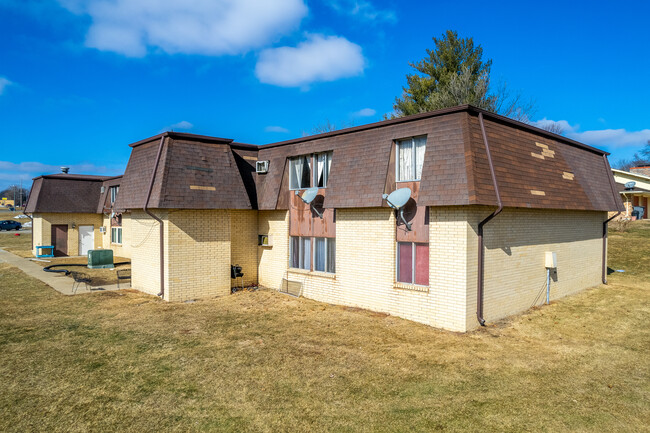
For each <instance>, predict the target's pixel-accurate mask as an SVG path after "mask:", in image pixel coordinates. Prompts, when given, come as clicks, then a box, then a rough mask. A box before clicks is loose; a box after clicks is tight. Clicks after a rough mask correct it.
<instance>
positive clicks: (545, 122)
mask: <svg viewBox="0 0 650 433" xmlns="http://www.w3.org/2000/svg"><path fill="white" fill-rule="evenodd" d="M531 125H533V126H536V127H538V128H542V129H545V128H548V127H559V128H560V129H561V130H562V131H563V133H565V134H566V133H567V132H571V131H575V130H577V129H578V128H580V125H570V124H569V122H567V121H566V120H551V119H547V118H546V117H545V118H543V119H541V120H536V121H535V122H531Z"/></svg>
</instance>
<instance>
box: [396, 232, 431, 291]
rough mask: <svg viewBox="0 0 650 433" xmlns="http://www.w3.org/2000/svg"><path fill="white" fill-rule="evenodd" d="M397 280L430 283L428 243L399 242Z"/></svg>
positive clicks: (421, 283) (423, 284)
mask: <svg viewBox="0 0 650 433" xmlns="http://www.w3.org/2000/svg"><path fill="white" fill-rule="evenodd" d="M397 281H398V282H400V283H408V284H417V285H419V286H428V285H429V244H428V243H415V242H398V243H397Z"/></svg>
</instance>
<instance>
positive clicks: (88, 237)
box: [79, 226, 95, 256]
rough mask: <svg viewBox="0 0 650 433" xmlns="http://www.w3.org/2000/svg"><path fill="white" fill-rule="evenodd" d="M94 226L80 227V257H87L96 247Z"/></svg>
mask: <svg viewBox="0 0 650 433" xmlns="http://www.w3.org/2000/svg"><path fill="white" fill-rule="evenodd" d="M93 229H94V227H93V226H79V255H80V256H86V255H88V251H89V250H92V249H93V247H94V245H95V232H94V230H93Z"/></svg>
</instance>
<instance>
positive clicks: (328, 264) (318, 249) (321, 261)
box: [314, 238, 336, 274]
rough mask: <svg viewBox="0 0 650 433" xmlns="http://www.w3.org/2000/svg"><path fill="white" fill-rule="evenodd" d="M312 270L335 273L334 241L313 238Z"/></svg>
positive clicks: (331, 239)
mask: <svg viewBox="0 0 650 433" xmlns="http://www.w3.org/2000/svg"><path fill="white" fill-rule="evenodd" d="M314 240H315V242H316V245H315V247H314V270H316V271H320V272H329V273H332V274H333V273H336V239H333V238H314Z"/></svg>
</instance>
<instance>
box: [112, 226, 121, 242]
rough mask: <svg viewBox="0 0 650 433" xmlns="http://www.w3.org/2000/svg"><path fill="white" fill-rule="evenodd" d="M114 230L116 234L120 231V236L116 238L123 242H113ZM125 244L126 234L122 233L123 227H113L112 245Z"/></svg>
mask: <svg viewBox="0 0 650 433" xmlns="http://www.w3.org/2000/svg"><path fill="white" fill-rule="evenodd" d="M113 230H115V233H117V232H118V231H119V232H120V235H119V236H117V235H116V236H115V237H116V238H122V242H113ZM123 243H124V232H123V231H122V227H111V245H122V244H123Z"/></svg>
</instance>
